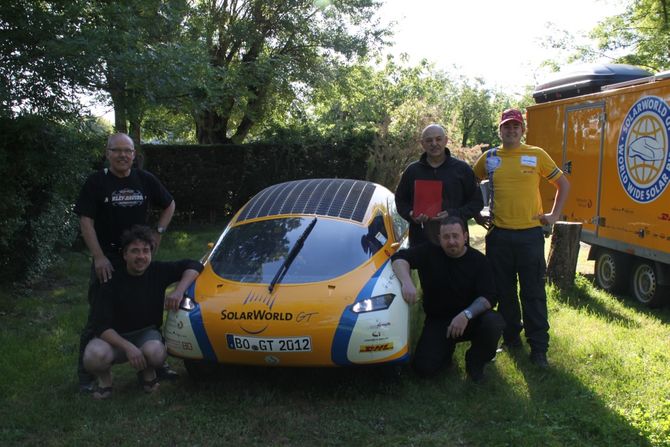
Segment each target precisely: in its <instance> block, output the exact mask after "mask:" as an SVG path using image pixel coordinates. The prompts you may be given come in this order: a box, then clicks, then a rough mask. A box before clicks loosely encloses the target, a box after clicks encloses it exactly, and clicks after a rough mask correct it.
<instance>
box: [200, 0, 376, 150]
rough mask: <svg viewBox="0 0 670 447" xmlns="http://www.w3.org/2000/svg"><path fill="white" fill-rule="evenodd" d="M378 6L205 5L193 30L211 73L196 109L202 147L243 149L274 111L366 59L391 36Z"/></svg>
mask: <svg viewBox="0 0 670 447" xmlns="http://www.w3.org/2000/svg"><path fill="white" fill-rule="evenodd" d="M378 6H379V3H378V2H377V1H375V0H337V1H325V0H324V1H317V2H315V1H313V0H202V1H200V2H198V3H197V5H196V8H195V13H194V15H193V18H192V21H191V25H192V27H193V29H194V30H198V32H199V33H200V35H199V39H200V40H201V41H202V42H204V44H205V46H206V49H207V51H208V62H209V67H208V72H207V77H206V78H205V79H204V80H203V82H202V84H201V85H200V86H198V87H197V88H196V90H195V91H194V96H193V98H192V103H191V106H192V108H193V112H194V116H195V117H196V129H197V137H198V141H200V142H201V143H226V142H241V141H243V140H244V139H245V138H246V137H247V136H248V135H249V132H250V131H251V129H252V128H253V127H254V126H255V125H256V124H257V123H259V122H260V121H261V120H262V119H264V118H265V117H267V116H268V115H269V114H270V109H271V108H272V106H273V105H274V104H277V103H279V102H281V101H286V100H287V99H289V100H290V98H295V97H296V95H297V92H298V90H299V89H300V88H301V87H303V86H309V87H316V86H319V85H324V84H325V83H326V82H327V80H328V76H329V72H330V70H332V69H333V68H334V67H337V66H338V65H341V64H344V63H345V62H346V61H347V60H350V59H355V58H356V57H359V56H364V55H365V54H367V53H368V52H369V51H370V50H371V49H373V48H375V46H376V45H379V44H381V43H382V41H383V37H384V36H385V35H386V31H385V30H383V29H381V28H380V27H379V26H378V22H377V21H375V20H374V19H373V14H374V12H375V11H376V9H377V8H378Z"/></svg>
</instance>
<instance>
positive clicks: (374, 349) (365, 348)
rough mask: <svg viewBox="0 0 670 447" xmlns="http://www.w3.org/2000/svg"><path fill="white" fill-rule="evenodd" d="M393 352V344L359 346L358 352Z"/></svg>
mask: <svg viewBox="0 0 670 447" xmlns="http://www.w3.org/2000/svg"><path fill="white" fill-rule="evenodd" d="M391 350H393V342H390V343H384V344H382V345H361V348H360V351H358V352H381V351H391Z"/></svg>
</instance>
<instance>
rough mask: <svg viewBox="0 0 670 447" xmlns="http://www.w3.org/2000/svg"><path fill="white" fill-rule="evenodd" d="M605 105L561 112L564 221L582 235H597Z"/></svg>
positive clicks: (585, 105) (572, 108) (572, 107)
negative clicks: (566, 185) (565, 194)
mask: <svg viewBox="0 0 670 447" xmlns="http://www.w3.org/2000/svg"><path fill="white" fill-rule="evenodd" d="M604 128H605V103H604V102H598V103H588V104H580V105H573V106H569V107H567V108H566V109H565V127H564V131H563V170H564V172H565V173H566V174H567V176H568V177H567V178H568V180H570V185H571V187H570V194H569V195H568V200H567V202H566V205H565V207H564V209H565V210H566V212H567V213H569V214H568V220H570V221H573V222H581V223H582V224H583V226H582V232H584V233H591V234H592V235H593V236H597V234H598V222H599V215H600V185H601V181H602V155H603V153H602V150H603V143H604Z"/></svg>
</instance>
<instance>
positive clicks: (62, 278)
mask: <svg viewBox="0 0 670 447" xmlns="http://www.w3.org/2000/svg"><path fill="white" fill-rule="evenodd" d="M221 229H222V228H217V229H213V228H207V229H204V230H200V229H194V228H190V229H188V230H187V229H175V228H173V229H172V230H171V231H170V232H168V233H167V234H166V236H165V237H164V239H163V242H162V243H161V248H160V250H159V253H158V256H159V258H160V259H180V258H184V257H192V258H199V257H200V256H201V255H202V253H204V252H205V250H206V243H207V242H209V241H215V240H216V238H217V237H218V235H219V234H220V231H221ZM67 261H68V262H67V263H64V264H62V265H61V266H60V267H59V268H58V270H52V272H51V274H50V276H49V281H48V282H45V283H44V284H36V285H35V287H34V289H33V291H32V295H31V296H26V297H22V299H16V297H15V296H14V295H13V294H12V293H10V292H8V291H7V290H6V289H4V290H2V291H0V306H1V307H2V309H3V310H2V313H0V321H1V322H2V325H0V357H2V358H3V359H4V361H3V362H2V363H0V375H1V376H2V377H3V379H4V380H3V381H0V404H1V405H0V420H2V424H0V443H1V444H2V445H21V446H37V445H40V446H60V445H63V446H66V445H93V444H95V445H135V444H141V445H148V446H165V445H202V446H209V445H224V444H225V445H228V444H230V445H243V446H267V445H282V446H303V445H324V446H351V445H355V446H359V445H360V446H378V445H399V446H410V445H421V446H473V447H475V446H504V445H511V446H517V445H518V446H534V445H542V446H547V447H554V446H555V447H559V446H589V447H593V446H641V447H668V446H670V400H669V398H668V396H670V384H669V383H668V380H667V378H668V377H669V376H670V354H669V353H668V349H667V340H668V338H669V337H670V329H669V328H670V326H669V325H668V323H670V309H667V308H666V309H664V310H660V311H656V312H654V313H652V312H650V311H649V310H648V309H645V308H643V307H642V306H641V305H639V304H637V303H634V302H633V301H627V300H624V299H620V298H617V297H614V296H611V295H609V294H606V293H603V292H601V291H598V290H596V289H595V288H594V287H593V286H592V285H591V284H590V282H589V280H588V279H587V278H584V277H581V276H579V277H578V280H577V287H576V288H575V290H573V291H571V292H569V293H559V292H558V291H557V290H554V289H551V288H550V289H548V291H549V312H550V319H551V329H550V334H551V337H552V338H551V347H550V351H549V355H550V362H551V368H550V369H549V370H546V371H545V370H538V369H536V368H535V367H534V366H533V365H532V364H531V363H530V362H529V360H528V358H527V357H528V348H527V347H524V348H523V349H521V350H520V351H519V352H516V353H510V352H501V353H499V354H498V356H497V358H496V361H495V362H493V363H491V364H489V365H487V367H486V376H487V381H486V382H485V383H484V384H482V385H473V384H472V383H470V382H469V381H468V380H467V379H466V375H465V370H464V369H465V368H464V360H463V359H464V353H465V350H466V348H467V346H466V345H467V343H463V344H459V346H458V348H457V350H456V353H455V357H454V360H455V362H454V365H453V366H452V368H451V369H449V370H447V371H445V372H444V373H442V374H440V375H439V376H438V377H436V378H435V379H433V380H425V379H421V378H419V377H416V376H415V375H414V374H413V373H412V372H411V371H410V370H408V369H405V370H404V371H403V375H402V376H401V378H400V379H399V380H398V379H396V380H393V379H392V378H390V377H389V376H388V375H385V374H384V371H379V370H375V369H370V368H358V369H344V368H332V369H312V368H310V369H299V368H295V369H290V368H272V367H268V368H249V367H240V366H234V365H231V366H226V367H224V368H223V371H222V373H221V375H220V377H218V378H216V379H215V380H213V381H211V382H206V383H200V384H197V383H194V382H193V381H192V380H191V379H189V378H188V377H187V376H186V373H185V371H184V368H183V366H182V364H181V362H180V361H178V360H176V359H170V363H171V365H172V366H173V367H175V368H176V369H177V370H178V371H179V372H180V373H182V374H183V376H182V377H180V379H179V380H178V381H177V382H176V383H174V384H173V383H162V384H161V388H160V391H159V392H158V393H155V394H152V395H145V394H144V393H142V391H141V390H140V388H139V387H138V386H137V384H136V377H135V373H134V371H133V370H132V369H131V368H130V367H129V366H128V365H127V364H126V365H118V366H115V367H114V395H113V396H112V398H111V399H110V400H109V401H106V402H96V401H94V400H93V399H91V398H90V397H89V396H80V395H78V394H77V393H76V377H75V364H76V358H77V352H78V350H77V346H78V342H79V331H80V329H81V325H82V324H83V322H84V319H85V317H86V312H87V304H86V284H87V281H88V267H89V262H88V259H87V258H86V257H84V256H82V255H81V254H80V253H70V254H69V255H68V257H67ZM45 383H48V384H49V386H45V385H44V384H45ZM54 415H58V417H57V418H54ZM110 416H111V417H110ZM82 421H85V423H82ZM165 421H171V423H167V424H166V423H165Z"/></svg>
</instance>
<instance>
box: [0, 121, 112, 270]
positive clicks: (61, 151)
mask: <svg viewBox="0 0 670 447" xmlns="http://www.w3.org/2000/svg"><path fill="white" fill-rule="evenodd" d="M100 132H101V129H100V128H99V127H98V126H97V124H96V123H94V122H88V121H77V122H73V123H70V124H68V125H62V124H57V123H54V122H51V121H47V120H45V119H43V118H38V117H35V116H22V117H19V118H15V119H11V118H0V135H2V136H3V137H2V139H0V190H2V192H3V194H2V196H0V216H1V217H0V219H1V220H0V283H7V282H13V281H22V280H33V279H35V278H36V277H37V276H39V275H40V274H41V273H42V272H43V271H44V270H45V269H46V267H48V266H49V265H50V264H51V262H53V260H54V257H55V250H56V248H57V247H58V246H68V245H69V244H70V243H71V242H72V240H73V237H74V235H75V234H76V230H77V228H78V220H77V219H76V216H74V214H73V212H72V207H73V203H74V199H75V198H76V195H77V193H78V191H79V185H80V184H81V183H83V176H84V175H85V173H87V172H88V171H89V164H90V161H91V159H92V154H93V151H92V148H93V147H94V145H95V146H97V147H102V146H103V144H104V141H103V140H102V137H101V136H100Z"/></svg>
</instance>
